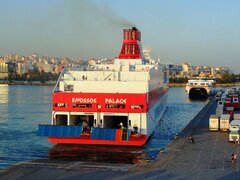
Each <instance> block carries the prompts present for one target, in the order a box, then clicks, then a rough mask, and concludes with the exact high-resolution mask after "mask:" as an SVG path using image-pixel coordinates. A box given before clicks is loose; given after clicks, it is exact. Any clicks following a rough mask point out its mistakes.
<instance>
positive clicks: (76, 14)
mask: <svg viewBox="0 0 240 180" xmlns="http://www.w3.org/2000/svg"><path fill="white" fill-rule="evenodd" d="M133 25H134V26H136V27H137V28H138V29H140V30H141V32H142V45H143V46H147V47H151V49H152V57H153V58H155V59H157V58H160V59H161V61H164V62H173V63H175V64H181V63H182V62H190V63H191V64H192V65H210V66H227V67H229V68H231V69H232V70H234V72H235V73H240V1H238V0H211V1H210V0H199V1H197V0H196V1H194V0H147V1H146V0H118V1H116V0H0V56H5V55H7V54H9V53H18V54H21V55H27V54H32V53H38V54H39V55H48V56H56V57H62V56H67V57H71V58H82V59H86V58H104V57H107V58H114V57H116V56H118V54H119V52H120V48H121V45H122V29H123V28H130V27H131V26H133Z"/></svg>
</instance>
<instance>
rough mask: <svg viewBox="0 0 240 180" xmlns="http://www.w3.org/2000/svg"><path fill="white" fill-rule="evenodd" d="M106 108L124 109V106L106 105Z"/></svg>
mask: <svg viewBox="0 0 240 180" xmlns="http://www.w3.org/2000/svg"><path fill="white" fill-rule="evenodd" d="M106 108H113V109H115V108H116V109H120V108H125V104H106Z"/></svg>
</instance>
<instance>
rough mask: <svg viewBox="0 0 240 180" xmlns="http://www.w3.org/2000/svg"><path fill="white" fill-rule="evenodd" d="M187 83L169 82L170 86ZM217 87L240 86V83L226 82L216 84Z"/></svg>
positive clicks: (180, 85) (181, 85)
mask: <svg viewBox="0 0 240 180" xmlns="http://www.w3.org/2000/svg"><path fill="white" fill-rule="evenodd" d="M185 86H186V83H169V87H185ZM216 86H217V87H232V86H240V82H239V83H224V84H216Z"/></svg>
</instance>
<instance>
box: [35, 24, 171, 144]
mask: <svg viewBox="0 0 240 180" xmlns="http://www.w3.org/2000/svg"><path fill="white" fill-rule="evenodd" d="M168 76H169V73H168V68H166V67H165V66H163V65H161V64H160V63H159V62H152V61H149V60H147V59H145V58H144V56H143V52H142V46H141V32H140V31H139V30H138V29H137V28H135V27H133V28H131V29H124V30H123V44H122V49H121V52H120V54H119V56H118V58H116V59H115V60H113V62H112V63H104V62H96V63H94V62H92V63H91V65H90V64H89V65H87V66H85V67H80V68H67V69H66V68H64V69H63V70H62V72H61V74H60V76H59V79H58V81H57V84H56V86H55V88H54V91H53V95H52V120H51V124H49V125H42V124H40V125H39V126H38V131H37V134H38V135H39V136H48V140H49V141H50V142H52V143H56V144H93V145H118V146H143V145H144V144H145V143H146V141H147V139H148V138H149V137H150V136H151V135H152V134H153V132H154V130H155V128H156V125H157V124H158V122H159V120H160V119H161V116H162V114H163V112H164V110H165V108H166V100H167V91H168V82H169V81H168Z"/></svg>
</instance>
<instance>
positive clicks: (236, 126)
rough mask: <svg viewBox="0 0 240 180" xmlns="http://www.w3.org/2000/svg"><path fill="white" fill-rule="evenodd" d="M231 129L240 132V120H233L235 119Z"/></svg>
mask: <svg viewBox="0 0 240 180" xmlns="http://www.w3.org/2000/svg"><path fill="white" fill-rule="evenodd" d="M229 130H230V131H231V132H232V131H236V132H239V130H240V120H233V121H231V123H230V128H229Z"/></svg>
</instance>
